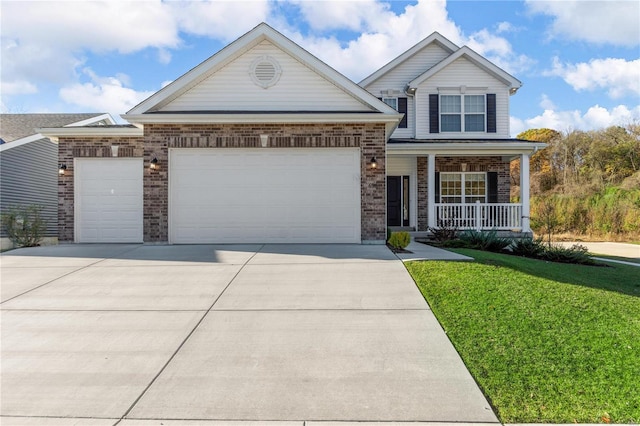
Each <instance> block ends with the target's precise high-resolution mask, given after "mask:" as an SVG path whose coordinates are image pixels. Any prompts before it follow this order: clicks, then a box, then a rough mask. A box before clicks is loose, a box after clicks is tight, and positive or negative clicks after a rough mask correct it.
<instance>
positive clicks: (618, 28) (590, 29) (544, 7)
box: [526, 0, 640, 46]
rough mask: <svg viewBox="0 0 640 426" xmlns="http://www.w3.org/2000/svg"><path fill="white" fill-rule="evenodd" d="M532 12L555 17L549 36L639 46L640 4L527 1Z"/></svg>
mask: <svg viewBox="0 0 640 426" xmlns="http://www.w3.org/2000/svg"><path fill="white" fill-rule="evenodd" d="M526 3H527V6H528V8H529V10H530V11H531V12H533V13H536V14H544V15H549V16H552V17H553V23H552V24H551V28H550V29H549V32H550V35H551V36H552V37H557V38H568V39H571V40H583V41H587V42H589V43H595V44H613V45H620V46H637V45H639V44H640V2H638V1H637V0H618V1H607V0H600V1H584V0H563V1H541V0H527V2H526Z"/></svg>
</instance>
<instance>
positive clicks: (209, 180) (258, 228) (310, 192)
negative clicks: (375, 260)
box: [76, 148, 360, 244]
mask: <svg viewBox="0 0 640 426" xmlns="http://www.w3.org/2000/svg"><path fill="white" fill-rule="evenodd" d="M85 163H86V164H85ZM89 163H99V164H100V166H99V167H95V164H89ZM85 165H86V166H87V167H85ZM142 173H143V165H142V160H140V159H135V160H134V159H130V160H128V159H127V160H125V159H110V158H108V159H91V160H89V159H88V160H82V159H80V160H77V164H76V235H77V241H79V242H116V241H118V242H129V241H134V240H136V241H142ZM106 176H111V177H112V179H106V178H105V177H106ZM116 181H117V182H116ZM87 182H92V184H91V185H89V187H88V188H87ZM78 183H79V185H78ZM83 188H84V189H83ZM125 188H128V189H127V190H125ZM138 190H139V193H137V195H134V194H136V191H138ZM134 199H135V200H138V203H137V204H136V202H134ZM89 200H90V201H89ZM78 201H79V202H78ZM114 205H117V206H121V207H122V209H114ZM134 205H135V206H136V207H135V208H137V209H138V211H137V213H135V214H132V210H130V209H129V208H124V206H131V208H132V209H134ZM118 212H120V213H118ZM134 216H135V218H134ZM136 221H137V222H136ZM118 223H121V225H123V226H120V227H118V226H114V224H118ZM134 228H135V229H136V230H135V231H134ZM138 228H139V230H138ZM169 242H170V243H175V244H188V243H359V242H360V155H359V150H358V149H346V148H345V149H332V148H326V149H172V150H170V151H169Z"/></svg>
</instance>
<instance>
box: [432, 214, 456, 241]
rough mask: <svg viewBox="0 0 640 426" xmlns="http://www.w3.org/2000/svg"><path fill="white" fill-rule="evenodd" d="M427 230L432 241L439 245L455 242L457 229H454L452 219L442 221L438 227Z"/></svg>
mask: <svg viewBox="0 0 640 426" xmlns="http://www.w3.org/2000/svg"><path fill="white" fill-rule="evenodd" d="M428 230H429V232H431V235H432V236H433V239H434V240H436V241H438V242H440V243H443V242H445V241H451V240H455V239H456V235H457V234H458V228H456V226H455V225H454V222H453V220H452V219H449V220H443V221H441V223H440V226H439V227H437V228H432V227H429V228H428Z"/></svg>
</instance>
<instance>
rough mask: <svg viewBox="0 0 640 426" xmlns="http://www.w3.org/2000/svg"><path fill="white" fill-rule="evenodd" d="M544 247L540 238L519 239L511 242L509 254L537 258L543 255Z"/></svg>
mask: <svg viewBox="0 0 640 426" xmlns="http://www.w3.org/2000/svg"><path fill="white" fill-rule="evenodd" d="M545 248H546V245H545V243H544V241H543V240H542V238H536V239H535V240H534V239H533V238H530V237H529V238H519V239H515V240H513V243H512V244H511V253H512V254H515V255H517V256H524V257H531V258H534V259H535V258H539V257H541V256H542V255H543V254H544V251H545Z"/></svg>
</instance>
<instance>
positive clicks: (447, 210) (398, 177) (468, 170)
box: [360, 33, 544, 232]
mask: <svg viewBox="0 0 640 426" xmlns="http://www.w3.org/2000/svg"><path fill="white" fill-rule="evenodd" d="M360 86H362V87H364V88H365V89H367V90H368V91H369V92H370V93H372V94H373V95H375V96H377V97H378V98H379V99H380V100H382V101H383V102H385V103H386V104H388V105H390V106H392V107H393V108H395V109H397V110H398V111H399V112H402V113H404V114H405V116H404V118H403V119H402V121H401V122H400V123H399V125H398V128H397V129H396V130H395V131H394V132H393V134H392V135H391V138H390V139H389V141H387V164H386V172H387V225H388V226H390V227H393V228H396V227H397V228H405V229H410V230H419V231H426V230H427V229H428V227H439V226H443V225H447V226H450V227H457V228H460V229H465V228H472V229H497V230H516V231H524V232H529V231H530V229H529V204H528V202H529V194H528V188H529V183H528V179H529V173H528V165H529V156H530V155H531V154H532V153H533V152H535V151H536V150H537V149H540V148H542V147H543V146H544V145H542V144H538V143H531V142H527V141H522V140H515V139H510V133H509V98H510V96H512V95H514V94H515V93H516V92H517V91H518V89H519V88H520V87H521V86H522V83H521V82H520V81H519V80H517V79H516V78H515V77H513V76H512V75H510V74H508V73H507V72H505V71H504V70H502V69H500V68H499V67H497V66H496V65H494V64H493V63H491V62H489V61H488V60H487V59H485V58H484V57H482V56H480V55H478V54H477V53H475V52H474V51H473V50H471V49H469V48H468V47H466V46H465V47H458V46H456V45H455V44H453V43H452V42H451V41H449V40H447V39H446V38H445V37H443V36H442V35H440V34H438V33H433V34H431V35H430V36H429V37H427V38H426V39H424V40H422V41H421V42H420V43H418V44H416V45H415V46H413V47H412V48H411V49H409V50H407V51H406V52H404V53H403V54H402V55H400V56H398V57H397V58H396V59H394V60H393V61H391V62H389V63H388V64H387V65H385V66H384V67H382V68H381V69H379V70H378V71H376V72H374V73H373V74H371V75H370V76H369V77H367V78H365V79H364V80H363V81H361V82H360ZM513 159H520V161H521V164H522V167H521V174H522V176H521V182H523V185H522V187H521V196H520V200H522V202H520V203H515V204H514V203H510V199H509V198H510V197H509V194H510V175H509V173H510V171H509V165H510V161H511V160H513Z"/></svg>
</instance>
